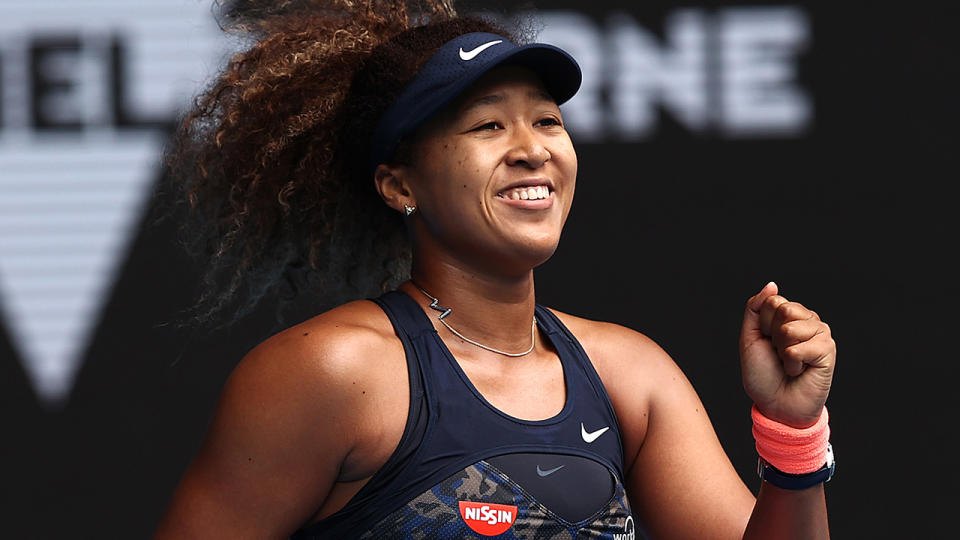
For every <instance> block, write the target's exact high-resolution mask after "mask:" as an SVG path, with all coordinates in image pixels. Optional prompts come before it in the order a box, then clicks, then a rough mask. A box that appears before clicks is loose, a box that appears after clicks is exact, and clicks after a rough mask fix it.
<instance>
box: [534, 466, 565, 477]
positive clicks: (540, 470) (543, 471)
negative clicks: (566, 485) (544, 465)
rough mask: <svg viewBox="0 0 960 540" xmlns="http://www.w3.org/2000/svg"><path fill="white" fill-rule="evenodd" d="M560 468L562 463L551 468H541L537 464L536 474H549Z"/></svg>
mask: <svg viewBox="0 0 960 540" xmlns="http://www.w3.org/2000/svg"><path fill="white" fill-rule="evenodd" d="M562 468H563V465H560V466H559V467H554V468H552V469H547V470H543V469H541V468H540V466H539V465H537V474H538V475H540V476H550V475H551V474H553V473H555V472H557V471H559V470H560V469H562Z"/></svg>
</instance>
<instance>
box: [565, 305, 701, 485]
mask: <svg viewBox="0 0 960 540" xmlns="http://www.w3.org/2000/svg"><path fill="white" fill-rule="evenodd" d="M551 311H553V312H554V313H555V314H556V315H557V317H558V318H559V319H560V320H561V321H562V322H563V324H564V325H566V327H567V328H568V329H569V330H570V332H571V333H572V334H573V335H574V336H575V337H576V338H577V341H579V342H580V345H581V346H582V347H583V350H584V351H585V352H586V353H587V356H588V357H589V358H590V361H591V363H592V364H593V366H594V369H596V371H597V374H598V375H599V376H600V380H601V381H602V382H603V386H604V388H605V389H606V391H607V395H608V396H609V397H610V402H611V403H612V404H613V408H614V412H615V413H616V415H617V420H618V422H619V424H620V430H621V436H622V437H623V444H624V450H625V452H626V455H627V456H628V463H627V464H626V465H627V467H628V468H629V467H630V466H631V465H632V458H630V457H629V456H635V455H636V454H637V452H639V449H640V448H641V447H642V445H643V442H644V440H645V439H646V436H647V433H648V427H649V423H650V416H651V412H652V411H653V410H654V409H655V404H656V403H657V401H658V399H659V398H660V397H662V396H663V395H665V394H669V393H670V392H673V391H674V390H676V389H677V388H685V387H686V386H688V383H687V380H686V378H685V376H684V375H683V373H682V372H681V371H680V369H679V367H678V366H677V365H676V363H675V362H674V361H673V359H672V358H671V357H670V356H669V355H668V354H667V353H666V351H664V350H663V348H661V347H660V346H659V345H658V344H657V343H656V342H655V341H654V340H652V339H650V338H649V337H647V336H646V335H644V334H643V333H641V332H639V331H636V330H633V329H631V328H628V327H626V326H622V325H619V324H614V323H610V322H602V321H594V320H590V319H585V318H582V317H576V316H573V315H569V314H567V313H562V312H559V311H556V310H551ZM683 391H686V390H683Z"/></svg>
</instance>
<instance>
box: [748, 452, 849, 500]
mask: <svg viewBox="0 0 960 540" xmlns="http://www.w3.org/2000/svg"><path fill="white" fill-rule="evenodd" d="M836 469H837V463H836V461H835V460H834V458H833V447H832V446H831V445H829V444H828V445H827V462H826V463H825V464H824V465H823V467H821V468H820V469H818V470H816V471H813V472H811V473H806V474H789V473H785V472H783V471H780V470H777V469H776V468H775V467H774V466H772V465H770V464H769V463H767V462H766V461H764V460H763V458H760V460H759V461H758V463H757V473H758V474H759V476H760V478H761V479H762V480H764V481H766V482H769V483H771V484H773V485H775V486H777V487H778V488H782V489H789V490H801V489H807V488H809V487H813V486H815V485H817V484H822V483H825V482H829V481H830V479H831V478H833V473H834V472H836Z"/></svg>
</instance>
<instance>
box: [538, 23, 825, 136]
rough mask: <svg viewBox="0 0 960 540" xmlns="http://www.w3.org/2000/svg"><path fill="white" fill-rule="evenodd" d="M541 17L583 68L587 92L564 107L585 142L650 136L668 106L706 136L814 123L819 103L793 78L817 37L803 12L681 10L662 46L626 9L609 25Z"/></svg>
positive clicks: (789, 132) (546, 34)
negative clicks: (810, 43)
mask: <svg viewBox="0 0 960 540" xmlns="http://www.w3.org/2000/svg"><path fill="white" fill-rule="evenodd" d="M542 17H543V19H544V31H543V32H542V33H541V35H540V40H541V41H544V42H547V43H555V44H557V45H559V46H560V47H562V48H564V49H566V50H568V51H569V52H570V53H571V54H572V55H573V56H574V57H575V58H577V60H578V61H579V62H580V66H581V68H582V69H583V74H584V78H583V86H582V87H581V88H580V92H579V93H578V94H577V95H576V96H575V97H574V98H573V99H572V100H570V102H569V103H567V104H566V105H564V115H565V116H566V120H567V124H568V125H569V126H571V128H572V130H573V131H574V132H575V135H577V136H578V138H579V139H580V140H586V141H598V140H604V139H620V140H624V139H626V140H636V139H642V138H645V137H649V136H651V135H653V134H654V133H655V132H656V131H657V129H658V128H659V127H660V126H659V120H660V116H659V115H660V110H661V109H662V110H663V111H664V112H666V113H668V114H669V116H670V117H671V118H673V119H674V120H675V121H676V123H677V124H679V125H680V126H682V127H683V128H685V129H686V130H688V131H689V132H692V133H695V134H701V135H711V134H717V135H721V136H724V137H755V138H756V137H790V136H797V135H801V134H803V133H804V132H805V131H806V130H807V128H808V127H809V126H810V125H811V123H812V117H813V105H812V100H811V98H810V96H809V95H808V94H807V93H806V92H805V91H804V90H803V88H801V87H800V86H799V85H798V84H797V81H796V80H795V79H796V75H797V66H796V64H797V61H798V55H799V54H800V53H802V52H803V51H804V50H805V49H806V48H807V47H808V46H809V43H808V41H809V39H810V34H811V32H810V28H809V21H808V17H807V15H806V13H805V12H804V11H803V10H802V9H801V8H800V7H796V6H779V7H774V6H757V7H730V8H723V9H719V10H715V11H714V10H709V11H708V10H706V9H678V10H674V11H672V12H670V13H669V14H668V15H667V17H666V18H665V19H664V23H663V31H662V35H663V38H662V39H661V38H659V37H658V36H656V35H655V34H653V33H651V32H650V31H648V30H646V29H644V28H642V27H641V26H640V25H638V24H637V22H636V21H635V19H634V17H633V16H632V15H629V14H626V13H622V12H616V13H611V14H609V15H608V16H607V17H606V18H605V25H604V26H605V27H601V26H600V25H599V24H598V23H597V22H596V20H595V19H593V18H591V17H588V16H586V15H584V14H582V13H578V12H573V11H548V12H544V13H542ZM605 98H606V99H605Z"/></svg>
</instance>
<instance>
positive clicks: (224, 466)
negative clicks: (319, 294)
mask: <svg viewBox="0 0 960 540" xmlns="http://www.w3.org/2000/svg"><path fill="white" fill-rule="evenodd" d="M317 333H321V334H322V333H323V332H322V331H321V332H317ZM299 334H300V332H296V333H294V332H287V333H284V334H280V335H279V336H275V337H274V338H271V339H270V340H268V341H266V342H264V343H263V344H261V345H260V346H258V347H257V348H256V349H254V350H253V351H251V352H250V353H249V354H248V355H247V356H246V357H245V358H244V359H243V360H242V361H241V362H240V364H239V365H238V366H237V367H236V369H235V370H234V371H233V373H232V374H231V375H230V377H229V379H228V380H227V383H226V385H225V387H224V390H223V392H222V394H221V398H220V402H219V404H218V406H217V410H216V412H215V415H214V419H213V421H212V424H211V426H210V429H209V431H208V433H207V437H206V439H205V441H204V443H203V445H202V447H201V449H200V451H199V452H198V454H197V456H196V457H195V459H194V461H193V463H192V464H191V465H190V467H189V468H188V470H187V472H186V474H185V475H184V477H183V479H182V480H181V483H180V485H179V486H178V488H177V490H176V492H175V494H174V497H173V500H172V501H171V503H170V506H169V507H168V509H167V513H166V515H165V516H164V518H163V521H162V523H161V525H160V528H159V530H158V533H157V537H158V538H161V537H162V538H166V537H170V538H194V537H197V538H213V537H223V538H279V537H286V536H289V535H290V534H291V533H292V532H293V531H294V530H296V529H297V528H298V527H300V526H301V525H303V524H304V522H305V521H306V520H308V519H309V518H310V517H311V516H312V515H313V514H314V513H315V512H316V510H317V508H318V507H319V506H320V505H321V503H322V502H323V500H324V499H325V497H326V496H327V494H328V493H329V492H330V489H331V487H332V486H333V484H334V482H335V481H336V480H337V477H338V475H339V474H340V470H341V465H342V464H343V463H344V460H345V459H346V457H347V456H348V454H349V453H350V452H351V450H352V449H353V447H354V444H355V443H356V441H357V439H358V434H357V433H356V427H355V426H357V425H358V424H360V423H359V422H356V421H355V419H356V417H357V415H358V414H362V411H363V403H362V401H361V400H360V399H359V396H360V395H361V393H360V390H358V386H357V385H356V384H355V383H356V381H357V378H358V376H362V373H360V372H359V371H360V368H361V367H362V366H361V365H360V364H361V362H360V361H359V360H357V359H358V358H362V357H363V356H364V354H363V349H364V348H369V343H367V342H369V340H364V339H351V336H350V333H349V332H343V331H342V329H341V330H339V331H338V332H337V333H335V334H333V335H330V336H317V337H315V338H313V339H309V340H306V339H296V337H299ZM325 338H327V339H325ZM348 351H350V352H352V353H353V354H350V353H349V352H348Z"/></svg>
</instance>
